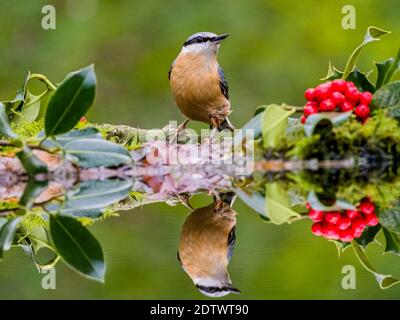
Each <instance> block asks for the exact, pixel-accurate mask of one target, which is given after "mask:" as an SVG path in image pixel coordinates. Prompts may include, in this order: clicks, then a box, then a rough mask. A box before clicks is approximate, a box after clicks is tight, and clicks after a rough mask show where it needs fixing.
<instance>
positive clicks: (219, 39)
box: [213, 33, 229, 43]
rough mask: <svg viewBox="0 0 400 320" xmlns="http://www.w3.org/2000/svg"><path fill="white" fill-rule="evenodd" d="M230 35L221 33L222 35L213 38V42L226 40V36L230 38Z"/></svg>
mask: <svg viewBox="0 0 400 320" xmlns="http://www.w3.org/2000/svg"><path fill="white" fill-rule="evenodd" d="M228 36H229V33H224V34H221V35H220V36H218V37H215V38H214V39H213V42H214V43H221V41H222V40H224V39H226V38H228Z"/></svg>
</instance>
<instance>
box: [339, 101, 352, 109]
mask: <svg viewBox="0 0 400 320" xmlns="http://www.w3.org/2000/svg"><path fill="white" fill-rule="evenodd" d="M353 108H354V107H353V104H352V103H351V102H349V101H345V102H344V103H343V104H342V105H341V106H340V110H341V111H343V112H348V111H351V110H353Z"/></svg>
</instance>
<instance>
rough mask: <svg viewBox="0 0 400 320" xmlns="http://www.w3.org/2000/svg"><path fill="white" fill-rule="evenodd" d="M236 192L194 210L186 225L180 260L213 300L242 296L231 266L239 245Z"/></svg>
mask: <svg viewBox="0 0 400 320" xmlns="http://www.w3.org/2000/svg"><path fill="white" fill-rule="evenodd" d="M233 198H234V193H225V194H221V196H220V198H219V199H217V198H216V199H215V200H214V203H212V204H210V205H208V206H205V207H202V208H198V209H195V210H193V211H192V212H191V213H190V215H189V216H188V217H187V218H186V220H185V223H184V224H183V226H182V231H181V236H180V241H179V249H178V260H179V262H180V263H181V265H182V268H183V270H184V271H185V272H186V273H187V274H188V276H189V277H190V278H191V279H192V281H193V283H194V285H195V286H196V288H197V289H199V291H200V292H201V293H203V294H205V295H207V296H210V297H222V296H225V295H227V294H229V293H240V291H239V290H238V289H236V288H235V287H234V286H233V285H232V281H231V279H230V277H229V273H228V264H229V261H230V259H231V256H232V254H233V249H234V246H235V242H236V235H235V229H236V212H235V211H234V210H233V209H232V208H231V205H232V203H233Z"/></svg>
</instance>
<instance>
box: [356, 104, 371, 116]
mask: <svg viewBox="0 0 400 320" xmlns="http://www.w3.org/2000/svg"><path fill="white" fill-rule="evenodd" d="M354 113H355V114H356V116H357V117H360V118H362V119H363V118H366V117H368V115H369V113H370V110H369V107H368V106H367V105H366V104H359V105H358V106H357V107H356V109H355V110H354Z"/></svg>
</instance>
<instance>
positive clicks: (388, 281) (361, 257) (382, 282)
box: [351, 241, 400, 289]
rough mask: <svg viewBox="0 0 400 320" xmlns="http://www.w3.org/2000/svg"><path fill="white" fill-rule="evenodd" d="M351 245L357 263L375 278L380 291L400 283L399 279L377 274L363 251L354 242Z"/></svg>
mask: <svg viewBox="0 0 400 320" xmlns="http://www.w3.org/2000/svg"><path fill="white" fill-rule="evenodd" d="M351 244H352V247H353V250H354V253H355V255H356V257H357V258H358V261H360V263H361V265H362V266H363V267H364V269H365V270H367V271H368V272H370V273H371V274H372V275H373V276H374V277H375V279H376V281H377V282H378V283H379V287H380V288H381V289H387V288H390V287H391V286H394V285H395V284H398V283H399V282H400V280H399V279H396V278H394V277H393V276H391V275H385V274H381V273H379V272H377V270H376V269H375V268H374V267H373V266H372V265H371V263H370V262H369V260H368V257H367V256H366V254H365V251H364V249H363V248H362V247H361V246H360V245H359V244H358V243H357V242H356V241H352V242H351Z"/></svg>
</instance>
